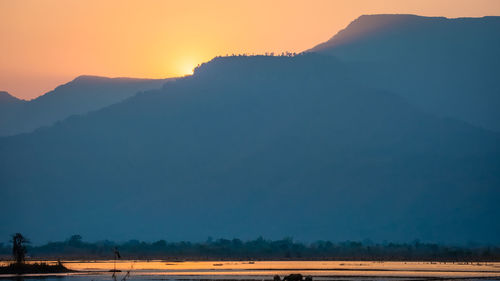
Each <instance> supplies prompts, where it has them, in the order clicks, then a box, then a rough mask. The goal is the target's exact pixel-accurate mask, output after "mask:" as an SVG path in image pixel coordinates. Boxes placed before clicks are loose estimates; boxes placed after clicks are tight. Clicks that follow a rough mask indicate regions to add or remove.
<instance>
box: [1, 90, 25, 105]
mask: <svg viewBox="0 0 500 281" xmlns="http://www.w3.org/2000/svg"><path fill="white" fill-rule="evenodd" d="M22 101H23V100H21V99H18V98H16V97H14V96H12V95H11V94H9V93H8V92H5V91H0V103H2V104H5V103H14V102H22Z"/></svg>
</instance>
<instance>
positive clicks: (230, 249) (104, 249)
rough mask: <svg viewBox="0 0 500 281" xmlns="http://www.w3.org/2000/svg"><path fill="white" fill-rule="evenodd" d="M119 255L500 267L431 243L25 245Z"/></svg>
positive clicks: (479, 255)
mask: <svg viewBox="0 0 500 281" xmlns="http://www.w3.org/2000/svg"><path fill="white" fill-rule="evenodd" d="M116 249H118V250H119V251H120V253H121V256H122V258H124V259H166V260H288V259H289V260H380V261H387V260H394V261H399V260H400V261H449V262H480V261H500V247H498V246H484V245H481V246H478V245H469V246H449V245H441V244H433V243H422V242H419V241H414V242H412V243H373V242H354V241H346V242H338V243H334V242H330V241H316V242H313V243H302V242H297V241H294V240H293V239H292V238H285V239H281V240H267V239H264V238H262V237H259V238H257V239H254V240H248V241H242V240H240V239H216V240H214V239H212V238H209V239H207V240H206V241H205V242H187V241H181V242H167V241H165V240H159V241H155V242H144V241H139V240H130V241H127V242H123V243H117V242H113V241H109V240H105V241H99V242H86V241H83V240H82V237H81V236H80V235H73V236H71V237H70V238H68V239H66V240H65V241H60V242H49V243H46V244H44V245H39V246H34V245H30V244H28V245H26V250H27V252H28V254H29V256H28V257H29V258H32V259H37V258H51V259H111V258H113V257H114V251H115V250H116ZM11 254H12V247H11V246H10V245H9V244H8V243H0V256H1V257H2V258H3V259H8V258H9V257H10V256H11Z"/></svg>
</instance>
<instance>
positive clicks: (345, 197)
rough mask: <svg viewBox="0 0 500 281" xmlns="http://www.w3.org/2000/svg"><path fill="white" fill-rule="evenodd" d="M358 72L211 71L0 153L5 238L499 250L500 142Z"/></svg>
mask: <svg viewBox="0 0 500 281" xmlns="http://www.w3.org/2000/svg"><path fill="white" fill-rule="evenodd" d="M357 71H358V70H357V69H355V68H352V67H351V66H350V65H349V64H346V63H343V62H341V61H339V60H337V59H335V58H333V57H330V56H327V55H319V54H305V55H300V56H295V57H264V56H254V57H224V58H215V59H214V60H212V61H210V62H209V63H206V64H203V65H201V66H200V67H198V68H197V69H196V70H195V73H194V75H192V76H189V77H184V78H180V79H177V80H176V81H173V82H170V83H166V84H165V85H164V86H163V88H162V89H159V90H151V91H146V92H144V93H141V94H138V95H135V96H133V97H131V98H128V99H126V100H124V101H123V102H121V103H117V104H114V105H111V106H108V107H106V108H103V109H101V110H98V111H94V112H91V113H88V114H86V115H82V116H74V117H71V118H69V119H66V120H64V121H62V122H58V123H57V124H55V125H54V126H52V127H49V128H42V129H39V130H37V131H35V132H33V133H31V134H22V135H17V136H13V137H6V138H1V139H0V155H1V157H0V181H1V182H0V185H1V186H2V188H1V189H0V211H1V212H2V213H3V214H4V216H3V218H2V224H0V237H6V235H8V234H10V233H12V232H14V231H20V232H22V233H23V234H25V235H27V236H28V237H30V238H32V239H33V240H34V241H47V240H49V239H56V240H57V239H62V238H65V237H68V236H69V235H70V234H73V233H79V234H81V235H82V236H83V237H86V239H89V240H94V239H104V238H109V239H114V240H125V239H130V238H138V239H146V240H148V239H150V240H152V239H159V238H163V239H167V240H170V241H172V240H174V241H175V240H198V241H199V240H202V239H203V240H204V239H206V237H208V236H213V237H229V238H232V237H238V238H242V239H247V238H255V237H257V236H259V235H263V236H264V237H267V238H272V239H274V238H282V237H284V236H293V237H295V238H296V239H299V240H305V241H310V240H316V239H329V240H348V239H349V240H360V239H365V238H369V239H372V240H376V241H382V240H392V241H412V240H413V239H421V240H424V241H436V242H446V243H466V242H468V241H477V242H481V243H499V242H500V240H499V236H498V233H499V232H500V220H499V219H498V218H499V217H500V207H499V205H498V199H499V198H500V190H499V188H498V187H499V186H500V135H499V134H498V133H494V132H491V131H488V130H484V129H482V128H479V127H475V126H473V125H470V124H468V123H466V122H462V121H457V120H453V119H449V118H443V117H439V116H436V115H433V114H430V113H428V112H425V111H423V110H421V109H419V108H418V107H416V106H413V105H411V104H410V103H408V102H407V101H406V100H405V99H403V98H401V97H400V96H399V95H398V94H395V93H391V92H389V91H386V90H377V89H374V88H373V87H366V86H364V85H363V84H364V83H362V82H360V80H359V78H358V76H359V74H358V72H357ZM96 230H98V231H96Z"/></svg>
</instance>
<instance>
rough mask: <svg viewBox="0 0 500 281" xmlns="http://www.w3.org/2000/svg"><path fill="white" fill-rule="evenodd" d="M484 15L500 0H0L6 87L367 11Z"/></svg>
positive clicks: (253, 49) (208, 54)
mask: <svg viewBox="0 0 500 281" xmlns="http://www.w3.org/2000/svg"><path fill="white" fill-rule="evenodd" d="M381 13H383V14H392V13H404V14H407V13H408V14H417V15H423V16H445V17H451V18H455V17H481V16H488V15H500V0H345V1H341V0H331V1H320V0H306V1H281V0H273V1H260V0H251V1H243V0H228V1H225V0H213V1H184V0H182V1H167V0H164V1H160V0H137V1H127V0H108V1H103V0H81V1H76V0H43V1H42V0H0V18H1V24H0V38H1V41H0V90H4V91H8V92H9V93H10V94H12V95H13V96H16V97H19V98H22V99H32V98H35V97H37V96H40V95H42V94H44V93H46V92H48V91H50V90H52V89H54V88H55V87H56V86H58V85H60V84H63V83H66V82H68V81H71V80H72V79H74V78H75V77H77V76H79V75H98V76H108V77H142V78H166V77H175V76H183V75H186V74H189V73H191V72H192V69H193V68H194V67H195V66H196V65H197V64H199V63H202V62H205V61H208V60H210V59H211V58H213V57H214V56H217V55H226V54H232V53H265V52H282V51H290V52H301V51H304V50H307V49H309V48H311V47H313V46H315V45H316V44H319V43H321V42H324V41H326V40H328V39H329V38H330V37H332V36H333V35H335V33H337V32H338V31H339V30H341V29H342V28H344V27H345V26H347V25H348V24H349V23H350V22H351V21H353V20H354V19H356V18H357V17H359V16H360V15H363V14H381Z"/></svg>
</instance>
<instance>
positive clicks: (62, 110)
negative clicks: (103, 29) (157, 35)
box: [0, 76, 168, 136]
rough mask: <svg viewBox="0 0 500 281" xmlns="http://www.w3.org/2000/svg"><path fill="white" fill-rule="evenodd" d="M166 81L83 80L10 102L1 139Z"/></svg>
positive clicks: (2, 116) (0, 120)
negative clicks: (27, 99)
mask: <svg viewBox="0 0 500 281" xmlns="http://www.w3.org/2000/svg"><path fill="white" fill-rule="evenodd" d="M166 81H168V79H132V78H105V77H97V76H80V77H77V78H76V79H75V80H73V81H71V82H69V83H67V84H64V85H61V86H59V87H57V88H56V89H54V90H53V91H50V92H48V93H46V94H44V95H42V96H40V97H38V98H36V99H34V100H31V101H28V102H26V101H24V102H17V103H13V102H10V103H9V104H8V106H3V108H2V109H4V110H2V111H3V112H2V113H0V136H8V135H15V134H19V133H25V132H31V131H33V130H35V129H37V128H39V127H42V126H49V125H52V124H54V123H55V122H56V121H59V120H63V119H65V118H67V117H69V116H71V115H74V114H84V113H87V112H89V111H92V110H96V109H100V108H103V107H105V106H108V105H110V104H113V103H117V102H120V101H122V100H124V99H126V98H128V97H130V96H132V95H134V94H136V93H137V92H139V91H144V90H151V89H156V88H161V86H162V85H163V83H165V82H166ZM1 96H5V94H3V95H0V103H2V101H1V100H2V99H7V98H2V97H1ZM9 97H11V98H14V97H12V96H9ZM14 99H15V98H14ZM9 100H12V99H9ZM18 101H20V100H18ZM0 106H1V105H0Z"/></svg>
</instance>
